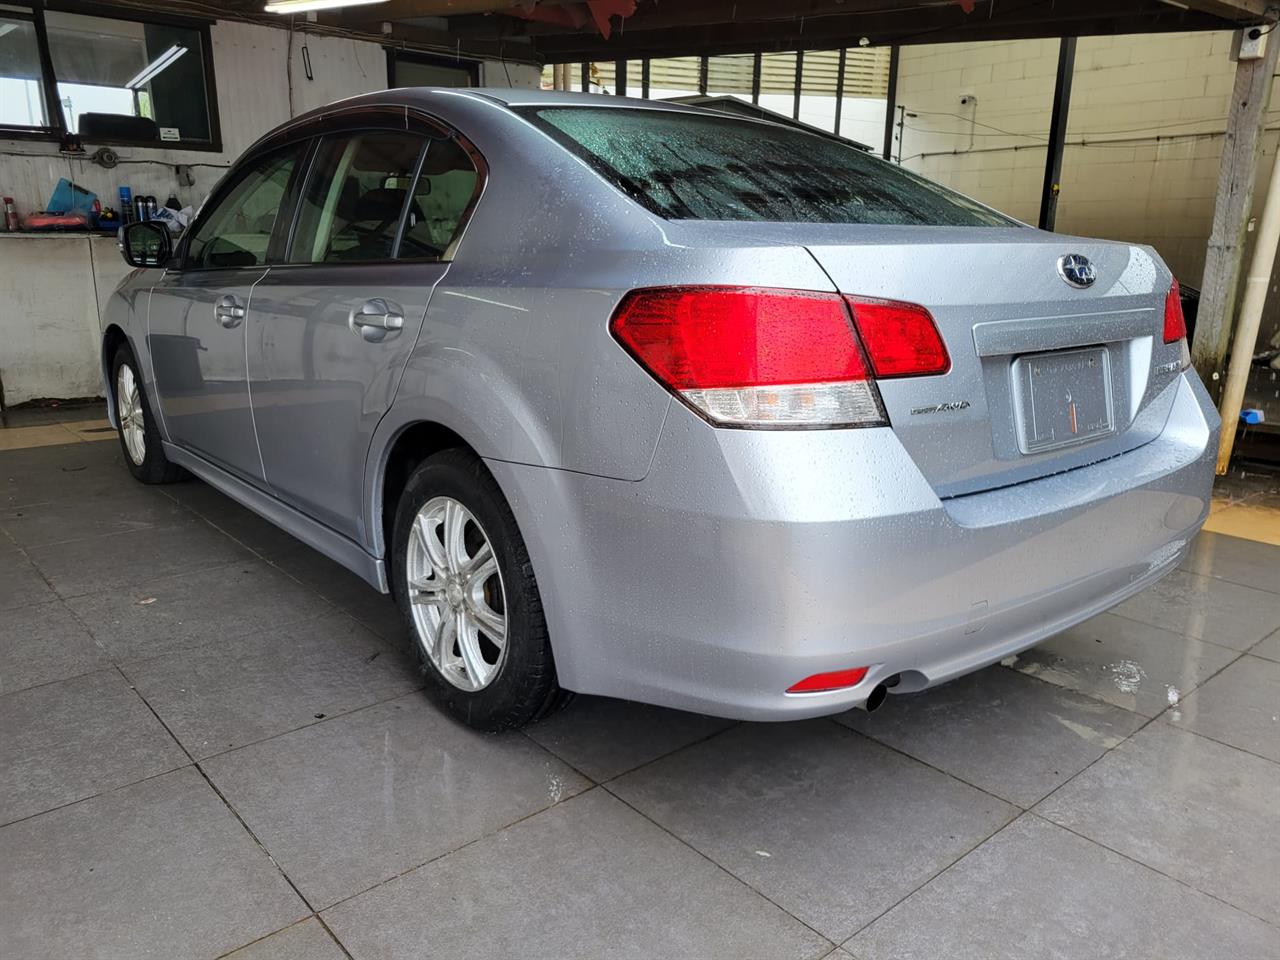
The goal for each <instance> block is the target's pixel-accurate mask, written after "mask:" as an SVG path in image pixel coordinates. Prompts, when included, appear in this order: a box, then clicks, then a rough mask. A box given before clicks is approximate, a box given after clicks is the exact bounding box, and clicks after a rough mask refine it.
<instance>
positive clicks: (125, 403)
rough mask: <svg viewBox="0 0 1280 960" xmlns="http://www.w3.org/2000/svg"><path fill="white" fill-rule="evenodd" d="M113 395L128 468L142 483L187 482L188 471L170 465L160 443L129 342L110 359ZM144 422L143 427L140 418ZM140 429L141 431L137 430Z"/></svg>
mask: <svg viewBox="0 0 1280 960" xmlns="http://www.w3.org/2000/svg"><path fill="white" fill-rule="evenodd" d="M111 395H112V402H114V403H115V405H116V422H117V426H116V435H117V437H118V439H119V440H120V450H121V452H122V453H123V454H124V463H125V466H127V467H128V468H129V472H130V473H132V474H133V477H134V479H135V480H138V481H141V482H142V483H175V482H177V481H179V480H185V479H186V478H187V476H188V474H187V471H185V470H183V469H182V468H181V467H179V466H177V465H176V464H173V463H170V462H169V460H168V459H167V458H166V457H165V455H164V447H163V446H162V445H161V442H160V429H159V427H157V426H156V419H155V417H153V416H152V415H151V403H150V401H148V399H147V392H146V390H145V389H144V388H143V386H142V376H141V374H140V372H139V370H138V361H137V360H136V359H134V356H133V351H132V350H131V349H130V348H129V345H128V344H127V343H122V344H121V345H120V347H119V348H118V349H117V350H116V352H115V356H113V357H112V358H111ZM135 418H140V419H141V424H140V425H139V424H138V423H137V419H135ZM137 426H140V427H141V429H140V430H138V429H134V428H135V427H137Z"/></svg>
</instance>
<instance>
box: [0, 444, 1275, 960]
mask: <svg viewBox="0 0 1280 960" xmlns="http://www.w3.org/2000/svg"><path fill="white" fill-rule="evenodd" d="M51 427H52V428H56V429H59V430H62V431H64V434H65V436H64V437H63V438H62V439H60V440H59V441H58V442H57V443H56V444H55V443H49V444H47V445H35V444H27V445H25V448H23V449H8V450H6V451H5V452H2V453H0V957H6V958H8V957H13V958H20V960H37V958H41V957H50V958H57V960H69V958H78V957H101V958H112V960H115V958H122V960H126V958H127V960H134V958H143V957H156V958H164V960H170V958H186V957H191V958H215V957H220V956H231V957H235V958H237V960H273V958H274V960H285V958H296V960H341V958H343V957H350V958H359V960H363V958H384V957H385V958H394V957H404V958H421V957H428V956H431V957H435V956H439V957H452V956H467V957H477V958H483V957H511V956H522V957H532V958H543V957H546V958H553V957H554V958H559V957H575V956H582V957H596V956H626V957H646V958H648V957H659V958H661V957H698V958H702V957H721V956H722V957H733V958H741V957H797V958H803V957H809V958H815V960H817V958H820V957H826V956H832V957H838V958H847V957H849V956H853V957H857V958H862V960H873V958H882V957H884V958H889V957H921V958H941V957H947V958H952V957H974V958H988V957H1011V958H1019V960H1027V958H1035V957H1065V958H1074V957H1080V958H1094V957H1112V956H1117V957H1118V956H1124V957H1153V958H1156V957H1169V956H1185V957H1211V956H1212V957H1219V956H1220V957H1233V958H1242V960H1261V958H1280V546H1272V545H1270V544H1268V543H1267V542H1265V541H1266V540H1267V539H1268V538H1269V536H1270V535H1271V534H1270V533H1269V532H1268V531H1269V530H1270V528H1268V527H1265V525H1264V526H1263V527H1259V526H1258V522H1261V521H1259V516H1257V515H1255V516H1253V517H1252V518H1251V519H1249V520H1248V522H1245V521H1243V520H1242V521H1241V522H1242V523H1244V525H1245V528H1247V529H1245V528H1241V529H1237V531H1236V532H1253V533H1254V534H1257V535H1255V536H1253V539H1240V538H1238V537H1236V536H1226V535H1223V534H1221V533H1219V534H1214V533H1207V534H1204V535H1203V536H1202V537H1201V539H1200V540H1199V541H1198V542H1197V546H1196V549H1195V551H1194V553H1193V554H1192V555H1191V556H1190V557H1189V558H1188V559H1187V561H1186V562H1185V563H1184V565H1183V569H1182V570H1181V571H1179V572H1178V573H1176V574H1174V575H1173V576H1171V577H1169V578H1167V579H1166V580H1164V581H1163V582H1162V583H1161V584H1159V585H1158V586H1157V587H1156V588H1154V589H1153V590H1151V591H1149V592H1148V593H1146V594H1144V595H1140V596H1138V597H1136V598H1134V599H1132V600H1130V601H1128V602H1127V603H1124V604H1122V605H1121V606H1119V607H1118V608H1116V609H1115V610H1114V611H1113V612H1111V613H1108V614H1104V615H1102V616H1100V617H1097V618H1095V619H1094V620H1092V621H1089V622H1088V623H1086V624H1083V625H1081V626H1079V627H1077V628H1076V629H1074V630H1071V631H1069V632H1068V633H1066V634H1063V635H1062V636H1059V637H1056V638H1054V639H1053V640H1050V641H1048V642H1047V643H1045V644H1043V645H1042V646H1040V647H1038V648H1036V649H1035V650H1032V651H1028V652H1027V653H1025V654H1023V655H1022V656H1020V657H1019V658H1017V660H1016V661H1015V662H1013V663H1012V664H1011V665H1010V666H1000V667H995V668H992V669H990V670H986V671H984V672H982V673H979V674H977V675H974V676H971V677H968V678H965V679H963V680H960V681H957V682H955V683H952V684H949V685H947V686H944V687H942V688H939V689H936V690H933V691H930V692H927V693H923V694H916V695H911V696H902V697H891V698H890V700H889V702H888V704H887V705H886V706H885V707H884V708H883V709H882V710H881V711H879V712H877V713H875V714H873V715H868V714H863V713H853V714H850V715H847V716H842V717H837V718H834V719H831V720H821V721H811V722H805V723H797V724H787V725H751V724H735V723H729V722H725V721H720V720H715V719H711V718H707V717H699V716H692V715H688V714H681V713H675V712H672V711H666V710H660V709H656V708H652V707H643V706H637V705H633V704H627V703H621V702H618V701H608V700H600V699H593V698H580V699H579V700H577V701H576V702H575V703H574V705H573V706H571V707H570V708H569V709H568V710H567V711H565V712H564V713H562V714H560V715H558V716H556V717H554V718H552V719H549V720H547V721H545V722H543V723H541V724H539V725H537V726H535V727H533V728H531V729H530V730H528V731H527V732H526V733H519V734H510V735H505V736H499V737H485V736H480V735H478V734H475V733H473V732H471V731H469V730H467V729H465V728H463V727H461V726H459V725H458V724H456V723H453V722H452V721H450V720H449V719H447V718H446V717H445V716H444V715H443V714H441V713H439V712H438V711H437V710H436V709H435V708H433V707H432V706H431V704H430V703H429V702H428V701H427V700H426V699H425V697H424V696H423V694H422V693H421V691H420V689H419V684H418V678H417V675H416V673H415V671H414V668H413V665H412V663H411V661H410V659H409V658H408V657H407V656H406V655H405V654H404V653H403V652H402V649H401V646H400V643H401V639H402V638H401V635H400V628H399V621H398V618H397V616H396V614H395V610H394V608H393V606H392V605H391V603H390V601H389V600H387V599H386V598H383V597H379V596H377V595H376V594H374V593H372V592H371V591H370V590H369V589H367V588H366V587H364V586H363V585H362V584H361V583H360V582H359V581H357V580H356V579H355V578H354V577H352V576H351V575H349V574H347V573H346V572H344V571H342V570H340V569H339V568H338V567H336V566H335V565H334V564H332V563H330V562H329V561H327V560H325V559H323V558H322V557H320V556H319V555H317V554H315V553H314V552H312V551H310V550H308V549H307V548H305V547H303V546H301V545H300V544H297V543H296V542H294V541H292V540H290V539H289V538H288V537H286V536H284V535H282V534H280V533H279V532H278V531H276V530H274V529H273V528H272V527H270V526H269V525H268V524H266V523H265V522H264V521H261V520H259V519H257V518H256V517H255V516H253V515H252V514H250V513H248V512H247V511H245V510H244V509H242V508H240V507H238V506H236V505H234V504H232V503H231V502H229V501H228V500H227V499H226V498H224V497H223V496H221V495H220V494H218V493H216V492H215V491H213V490H212V489H210V488H209V487H207V486H205V485H203V484H201V483H198V482H191V483H185V484H179V485H176V486H172V487H163V488H144V487H141V486H139V485H137V484H135V483H134V482H133V481H132V480H131V479H130V478H129V476H128V474H127V472H126V471H125V469H124V466H123V464H122V463H121V462H120V455H119V450H118V447H117V445H116V444H114V443H88V442H80V441H81V439H83V436H95V435H96V434H92V433H88V434H84V431H83V430H82V431H81V434H82V436H76V435H73V433H72V431H69V430H68V428H67V427H66V426H65V425H61V424H60V422H57V421H55V422H53V423H41V424H34V425H28V426H27V427H20V428H18V429H38V430H47V429H50V428H51ZM90 429H91V428H90ZM14 432H15V431H10V435H12V434H13V433H14ZM0 435H3V434H2V433H0ZM31 436H32V438H33V439H37V438H35V435H31ZM40 436H41V437H44V434H41V435H40ZM38 442H39V443H43V440H38ZM1264 498H1265V494H1260V495H1258V496H1257V497H1256V498H1255V499H1254V500H1253V501H1251V502H1246V501H1245V499H1244V498H1238V502H1230V503H1229V505H1228V506H1227V507H1224V508H1223V509H1222V510H1221V511H1220V514H1221V516H1223V517H1226V516H1227V515H1228V514H1230V512H1231V511H1233V510H1240V511H1241V514H1240V515H1238V516H1241V515H1243V512H1244V510H1245V508H1253V507H1264V508H1268V509H1270V506H1269V504H1268V503H1266V502H1264ZM1218 515H1219V514H1217V513H1216V514H1215V516H1218ZM1263 519H1265V518H1263ZM1220 529H1225V528H1221V527H1220ZM1259 531H1261V532H1260V533H1259ZM838 947H840V948H843V952H841V951H840V950H837V948H838Z"/></svg>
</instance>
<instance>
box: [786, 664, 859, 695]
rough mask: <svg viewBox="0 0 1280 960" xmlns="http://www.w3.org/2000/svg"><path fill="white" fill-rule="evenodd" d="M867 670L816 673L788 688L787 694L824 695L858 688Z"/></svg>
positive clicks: (856, 669)
mask: <svg viewBox="0 0 1280 960" xmlns="http://www.w3.org/2000/svg"><path fill="white" fill-rule="evenodd" d="M867 669H868V668H867V667H854V668H853V669H852V670H833V671H832V672H831V673H815V674H814V675H813V676H812V677H805V678H804V679H803V680H801V681H800V682H799V683H796V684H792V685H791V686H789V687H787V693H823V692H825V691H827V690H844V689H845V688H847V687H856V686H857V685H858V684H860V683H861V682H862V678H863V677H865V676H866V675H867Z"/></svg>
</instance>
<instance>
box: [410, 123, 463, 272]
mask: <svg viewBox="0 0 1280 960" xmlns="http://www.w3.org/2000/svg"><path fill="white" fill-rule="evenodd" d="M478 179H479V174H477V173H476V168H475V164H473V163H472V162H471V157H469V156H468V155H467V151H466V150H464V149H463V148H462V146H461V145H460V144H459V143H458V141H457V140H433V141H431V145H430V146H429V147H427V155H426V157H425V158H424V159H423V161H422V173H421V174H420V175H419V177H418V183H417V185H416V186H415V187H414V189H413V202H412V203H411V204H410V205H409V218H408V220H407V221H406V223H405V230H404V239H402V240H401V241H400V257H401V258H402V259H404V258H412V259H423V258H429V259H432V260H438V259H440V258H442V257H444V256H446V255H447V253H448V252H449V247H450V246H451V245H452V244H453V242H454V241H455V240H456V239H457V238H458V234H459V233H460V232H461V229H462V224H463V217H464V216H465V214H466V212H467V209H468V208H469V207H470V206H471V200H472V198H473V197H474V196H475V193H476V185H477V181H478Z"/></svg>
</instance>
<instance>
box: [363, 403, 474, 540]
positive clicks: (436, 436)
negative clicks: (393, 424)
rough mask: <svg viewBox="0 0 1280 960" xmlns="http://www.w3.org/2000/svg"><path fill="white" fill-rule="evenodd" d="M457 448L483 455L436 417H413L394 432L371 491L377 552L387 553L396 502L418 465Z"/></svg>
mask: <svg viewBox="0 0 1280 960" xmlns="http://www.w3.org/2000/svg"><path fill="white" fill-rule="evenodd" d="M453 449H460V450H467V451H469V452H470V453H473V454H475V455H476V456H479V455H480V454H479V453H478V452H477V450H476V448H475V447H474V446H473V445H472V444H470V443H468V442H467V440H466V439H465V438H464V437H463V436H462V435H461V434H459V433H458V432H457V431H456V430H453V429H452V428H450V427H448V426H446V425H445V424H443V423H440V422H439V421H436V420H413V421H410V422H408V423H405V424H402V425H401V426H400V427H399V428H398V429H397V430H396V432H395V433H394V434H393V435H392V436H391V438H390V439H389V441H388V442H387V444H386V445H385V448H384V449H383V452H382V455H381V456H380V458H379V460H378V466H377V472H376V474H375V478H374V482H373V484H372V491H371V492H372V495H373V496H372V503H371V507H372V511H371V513H372V515H371V517H370V524H369V530H370V533H371V535H372V538H373V544H372V546H373V553H374V555H375V556H379V557H385V556H386V555H387V552H388V545H389V544H390V542H391V525H392V524H393V523H394V522H395V505H396V504H397V503H398V502H399V500H400V494H401V493H402V492H403V491H404V488H405V484H406V483H408V481H409V476H410V475H411V474H412V473H413V471H414V468H415V467H417V465H418V464H420V463H421V462H422V461H423V460H425V459H426V458H427V457H429V456H431V455H432V454H434V453H439V452H440V451H442V450H453Z"/></svg>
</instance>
